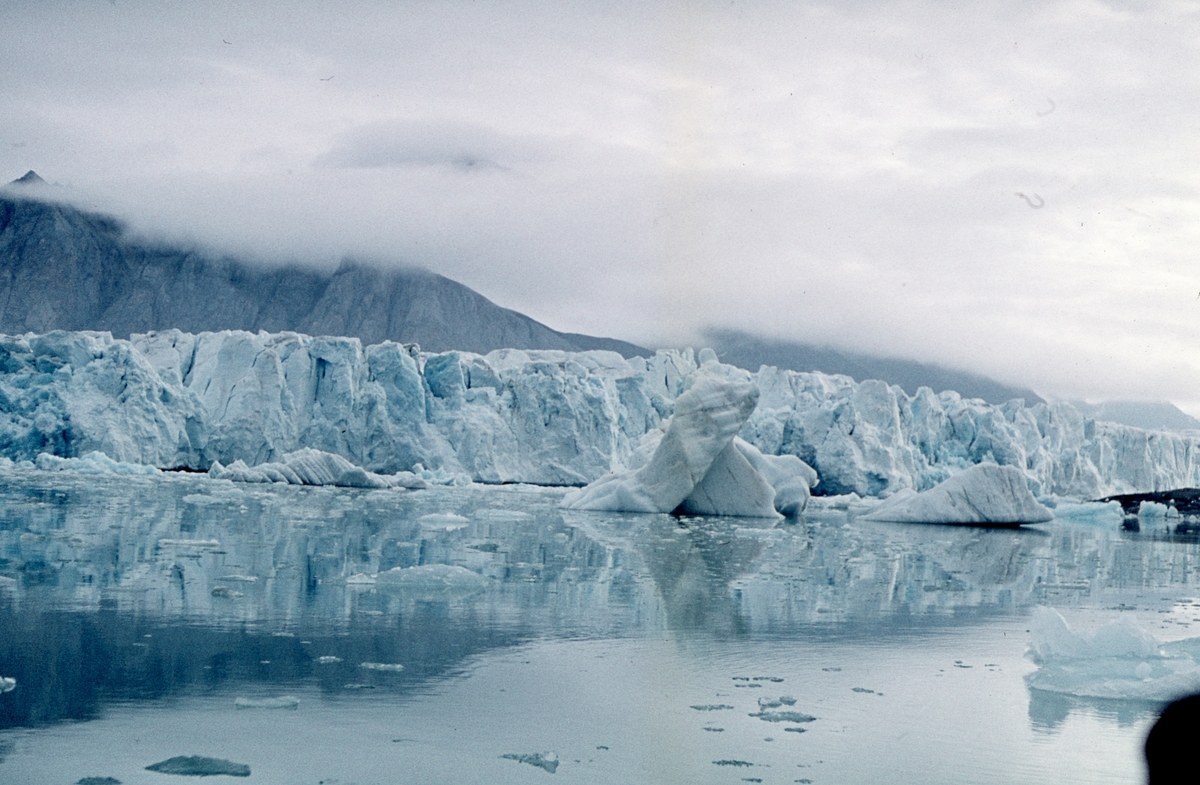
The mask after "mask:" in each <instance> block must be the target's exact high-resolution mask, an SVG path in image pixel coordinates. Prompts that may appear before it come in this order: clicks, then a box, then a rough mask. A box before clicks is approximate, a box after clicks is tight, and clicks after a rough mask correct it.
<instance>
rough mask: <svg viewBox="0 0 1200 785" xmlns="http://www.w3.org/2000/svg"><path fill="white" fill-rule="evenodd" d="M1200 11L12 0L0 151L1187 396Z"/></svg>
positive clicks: (484, 274) (691, 326) (364, 248)
mask: <svg viewBox="0 0 1200 785" xmlns="http://www.w3.org/2000/svg"><path fill="white" fill-rule="evenodd" d="M1196 22H1197V14H1196V12H1195V11H1194V10H1192V9H1191V7H1189V6H1187V5H1185V4H1172V5H1167V4H1152V5H1147V6H1145V7H1136V6H1132V5H1130V6H1120V7H1114V6H1110V5H1106V4H1104V3H1100V2H1092V1H1090V0H1054V1H1053V2H1049V3H1044V4H1036V5H1025V6H1021V5H1017V6H1014V5H1012V4H1008V3H999V2H984V3H972V4H967V5H961V6H954V7H951V6H947V5H945V4H943V3H932V2H920V1H919V0H915V1H914V2H910V3H904V4H894V3H875V2H863V3H853V4H845V3H820V2H817V3H804V4H794V3H770V2H768V3H761V4H753V5H751V4H743V3H738V4H735V5H733V6H729V5H726V4H721V3H704V2H701V3H690V4H686V5H683V4H674V3H670V2H662V3H652V4H646V3H639V4H627V5H620V4H618V5H608V4H574V5H573V4H570V3H567V4H544V3H528V4H520V3H518V4H516V5H512V4H503V5H502V4H499V3H493V2H477V3H470V4H467V3H462V4H454V3H447V4H440V5H437V6H428V5H423V6H422V5H412V4H400V5H395V4H381V3H369V2H363V3H349V4H345V5H339V6H337V7H336V9H335V8H333V7H330V8H319V7H317V6H315V5H314V6H297V7H289V8H288V9H286V10H282V7H277V6H274V5H272V6H270V7H263V8H258V7H247V6H242V5H238V4H236V3H226V2H219V1H218V0H214V2H212V3H205V4H201V5H191V6H179V7H176V6H169V7H160V6H158V5H150V4H148V3H138V2H133V1H132V0H130V2H122V3H119V4H117V5H116V6H113V5H110V4H107V3H90V4H89V3H65V2H64V3H59V4H54V3H46V4H17V5H16V6H14V7H13V8H8V9H6V24H5V25H4V27H3V28H2V29H0V46H3V47H4V51H5V52H6V54H8V55H9V57H7V58H6V59H5V62H4V63H3V65H0V69H2V70H0V78H3V79H4V84H5V85H6V91H7V92H6V97H5V101H4V102H0V169H2V170H4V171H9V172H10V174H9V179H11V178H13V177H18V176H20V175H21V174H23V173H24V172H25V171H26V170H27V169H30V168H34V169H36V170H37V171H38V172H39V173H40V174H42V175H43V176H45V177H46V178H47V179H50V180H52V181H55V180H57V181H61V182H63V183H65V184H66V185H67V187H68V190H70V191H71V192H72V193H74V194H76V195H77V198H78V199H79V200H81V201H83V202H85V203H87V204H88V205H89V206H94V207H97V208H102V209H107V210H112V211H114V212H117V213H118V214H120V215H122V216H123V217H126V218H127V219H128V220H129V221H130V223H131V225H132V226H133V227H134V228H135V229H136V230H137V231H139V232H141V233H144V234H149V235H153V236H155V237H163V238H181V237H182V238H185V239H188V240H189V241H194V242H199V243H201V244H204V245H208V246H210V247H214V248H218V249H221V250H226V251H229V252H235V253H239V254H249V255H252V256H255V257H259V258H262V259H264V260H268V261H285V260H289V259H298V260H302V261H305V262H307V263H310V264H317V265H325V266H330V265H334V264H336V263H337V261H338V260H339V259H340V258H341V257H342V256H343V255H346V254H353V255H356V256H360V257H367V258H371V259H375V260H378V261H379V262H381V263H416V264H424V265H426V266H429V267H432V268H433V269H436V270H437V271H438V272H442V273H444V274H446V275H449V276H451V277H453V278H457V279H459V280H462V281H463V282H464V283H466V284H468V285H470V286H473V287H475V288H477V289H479V290H480V291H482V292H483V293H484V294H486V295H487V296H489V297H492V298H493V299H495V300H496V301H498V302H500V303H501V304H503V305H507V306H510V307H514V308H517V309H519V310H523V311H525V312H527V313H529V314H530V315H532V316H534V317H535V318H538V319H541V320H542V321H545V322H547V323H549V324H551V325H552V326H554V327H556V328H559V329H564V330H572V331H581V332H591V333H595V334H608V335H614V336H616V337H622V338H627V339H631V340H636V341H641V342H646V343H654V342H658V341H672V342H675V341H684V340H688V339H689V338H692V337H694V336H695V335H696V333H697V332H698V331H699V330H700V329H701V328H703V327H704V326H707V325H709V324H715V325H720V326H730V327H736V328H740V329H746V330H751V331H757V332H762V333H766V334H769V335H772V336H775V337H781V338H790V339H794V340H807V341H815V342H821V343H827V344H831V345H834V346H838V347H842V348H846V349H855V350H862V351H872V352H878V353H886V354H894V355H899V356H906V357H911V358H914V359H919V360H925V361H932V362H940V363H945V364H953V365H958V366H961V367H965V368H967V369H970V370H974V371H977V372H981V373H986V374H990V375H993V376H996V377H998V378H1000V379H1002V380H1003V381H1007V382H1011V383H1015V384H1022V385H1032V386H1034V387H1035V388H1036V389H1038V390H1039V391H1040V392H1043V393H1045V394H1048V395H1061V396H1062V397H1091V398H1098V397H1113V396H1124V397H1140V398H1159V397H1166V398H1173V399H1176V400H1187V399H1189V398H1193V397H1195V396H1194V394H1193V393H1192V392H1191V391H1192V390H1195V389H1200V320H1198V319H1197V317H1198V316H1200V310H1198V309H1200V299H1197V293H1198V292H1200V278H1198V277H1197V276H1198V275H1200V274H1197V273H1195V272H1194V270H1195V265H1194V262H1193V259H1192V249H1194V248H1196V247H1200V236H1198V235H1200V228H1197V227H1200V169H1198V168H1197V166H1196V164H1195V163H1194V161H1193V160H1192V159H1193V158H1194V156H1192V155H1191V152H1190V151H1191V149H1192V147H1193V146H1194V145H1193V140H1192V138H1191V137H1192V136H1193V135H1194V134H1193V130H1194V128H1195V127H1196V124H1197V122H1200V52H1198V51H1197V47H1196V45H1195V42H1194V41H1193V39H1192V36H1191V33H1190V31H1191V30H1194V29H1195V24H1196ZM225 41H229V42H230V43H228V44H226V43H224V42H225ZM331 76H332V77H333V78H332V79H330V77H331ZM1051 102H1053V106H1054V107H1055V108H1054V111H1052V112H1049V113H1047V109H1048V108H1049V107H1050V106H1051ZM1018 193H1023V194H1026V195H1027V196H1028V197H1029V199H1030V200H1031V201H1040V202H1042V203H1043V206H1042V207H1039V208H1037V209H1031V205H1030V204H1029V203H1027V202H1026V201H1025V200H1023V199H1022V198H1020V197H1018V196H1016V194H1018ZM1034 194H1037V198H1036V200H1035V199H1034V196H1033V195H1034Z"/></svg>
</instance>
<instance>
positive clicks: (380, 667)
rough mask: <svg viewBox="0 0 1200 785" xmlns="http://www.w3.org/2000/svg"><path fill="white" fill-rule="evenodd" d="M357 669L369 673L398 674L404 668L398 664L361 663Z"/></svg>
mask: <svg viewBox="0 0 1200 785" xmlns="http://www.w3.org/2000/svg"><path fill="white" fill-rule="evenodd" d="M358 667H360V668H363V669H365V670H369V671H384V672H385V673H399V672H400V671H402V670H404V666H403V665H401V664H400V663H398V662H363V663H360V664H359V666H358Z"/></svg>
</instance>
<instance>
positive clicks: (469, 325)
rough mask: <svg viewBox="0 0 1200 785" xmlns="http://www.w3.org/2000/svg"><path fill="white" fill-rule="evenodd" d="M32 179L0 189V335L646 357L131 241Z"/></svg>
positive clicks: (364, 280) (355, 268) (375, 276)
mask: <svg viewBox="0 0 1200 785" xmlns="http://www.w3.org/2000/svg"><path fill="white" fill-rule="evenodd" d="M49 188H50V187H49V186H46V185H45V182H44V181H43V180H42V179H41V178H40V177H38V176H37V175H36V174H35V173H33V172H29V173H28V174H26V175H25V176H24V177H22V178H20V179H19V180H16V181H14V182H13V183H10V184H9V185H8V186H7V187H5V188H3V189H0V332H2V333H9V334H16V333H25V332H46V331H48V330H102V331H103V330H106V331H109V332H111V333H112V334H113V335H114V336H117V337H127V336H128V335H130V334H131V333H143V332H149V331H151V330H162V329H168V328H172V327H176V328H179V329H181V330H184V331H187V332H203V331H215V330H249V331H252V332H257V331H258V330H266V331H268V332H278V331H284V330H291V331H295V332H301V333H306V334H309V335H343V336H355V337H358V338H360V339H361V340H362V341H363V342H364V343H367V344H371V343H380V342H382V341H387V340H390V341H398V342H403V343H417V344H420V345H421V347H422V348H423V349H425V350H427V351H435V352H439V351H449V350H452V349H458V350H463V351H471V352H479V353H486V352H489V351H492V350H493V349H501V348H517V349H563V350H567V351H584V350H590V349H607V350H611V351H616V352H620V353H621V354H623V355H625V356H627V357H630V356H634V355H639V354H641V355H645V354H647V353H648V352H647V350H646V349H643V348H642V347H639V346H636V345H634V344H631V343H627V342H625V341H618V340H615V339H610V338H598V337H593V336H588V335H579V334H575V333H562V332H558V331H557V330H553V329H551V328H550V327H547V326H546V325H544V324H542V323H540V322H538V321H535V320H533V319H531V318H529V317H528V316H525V315H523V314H521V313H518V312H516V311H513V310H510V309H508V308H502V307H500V306H498V305H496V304H495V303H493V302H492V301H490V300H488V299H487V298H486V297H484V296H483V295H481V294H479V293H478V292H476V291H474V290H472V289H470V288H468V287H466V286H464V285H462V284H460V283H457V282H455V281H452V280H450V279H448V278H445V277H443V276H441V275H437V274H436V273H432V272H430V271H428V270H423V269H419V268H411V267H410V268H391V269H385V268H379V267H375V266H372V265H368V264H363V263H360V262H356V261H353V260H346V261H344V262H343V263H342V265H341V266H340V267H339V268H338V269H337V270H335V271H334V272H332V273H329V272H324V271H320V270H314V269H311V268H306V267H302V266H298V265H291V266H285V267H263V266H260V265H255V264H251V263H248V262H246V261H243V260H240V259H236V258H232V257H217V256H213V255H209V254H207V253H205V252H203V251H199V250H188V249H184V248H179V247H172V246H168V245H160V244H152V243H147V242H142V241H138V240H136V239H134V238H132V237H130V236H129V234H128V233H127V232H126V230H125V228H124V226H123V225H122V224H121V223H120V222H119V221H118V220H116V219H114V218H112V217H110V216H105V215H100V214H95V213H89V212H85V211H83V210H79V209H77V208H75V207H72V206H70V205H67V204H64V203H60V202H56V201H47V200H45V197H46V196H47V195H48V193H49V191H48V189H49Z"/></svg>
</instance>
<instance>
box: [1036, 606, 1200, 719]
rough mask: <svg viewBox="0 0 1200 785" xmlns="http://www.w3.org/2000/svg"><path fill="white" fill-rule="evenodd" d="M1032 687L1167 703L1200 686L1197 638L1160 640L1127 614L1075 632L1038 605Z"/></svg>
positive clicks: (1061, 618)
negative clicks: (1092, 627) (1091, 630)
mask: <svg viewBox="0 0 1200 785" xmlns="http://www.w3.org/2000/svg"><path fill="white" fill-rule="evenodd" d="M1030 634H1031V637H1032V641H1031V643H1030V646H1029V651H1028V656H1029V658H1030V659H1031V660H1033V661H1034V662H1035V663H1037V664H1038V666H1039V668H1038V670H1037V671H1035V672H1034V673H1031V674H1029V675H1028V676H1026V677H1025V678H1026V683H1027V684H1028V685H1029V687H1030V689H1035V690H1042V691H1044V692H1056V693H1063V694H1067V695H1076V696H1079V697H1084V698H1111V699H1123V700H1147V701H1169V700H1173V699H1174V698H1176V697H1178V696H1179V695H1183V694H1186V693H1192V692H1196V691H1197V690H1200V668H1198V667H1197V663H1196V657H1197V655H1200V638H1191V639H1187V640H1182V641H1173V642H1170V643H1160V642H1159V641H1157V640H1155V638H1154V637H1153V636H1152V635H1151V634H1150V633H1149V632H1147V631H1145V630H1143V629H1142V628H1140V627H1138V626H1137V624H1136V623H1135V622H1134V621H1133V620H1132V619H1130V618H1127V617H1123V618H1121V619H1120V620H1118V621H1116V622H1113V623H1111V624H1106V625H1104V626H1102V627H1099V628H1097V629H1096V630H1095V631H1094V632H1092V633H1090V634H1087V633H1078V632H1075V631H1074V630H1072V629H1071V627H1070V626H1069V625H1068V624H1067V623H1066V621H1065V620H1064V619H1063V617H1062V615H1061V614H1059V613H1058V611H1056V610H1053V609H1051V608H1036V609H1035V610H1034V613H1033V619H1032V621H1031V624H1030Z"/></svg>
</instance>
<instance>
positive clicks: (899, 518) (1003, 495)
mask: <svg viewBox="0 0 1200 785" xmlns="http://www.w3.org/2000/svg"><path fill="white" fill-rule="evenodd" d="M1053 518H1054V513H1052V512H1050V510H1049V509H1047V508H1046V507H1043V506H1042V505H1041V504H1039V503H1038V501H1037V499H1035V498H1034V497H1033V494H1032V493H1030V491H1029V484H1028V483H1027V482H1026V480H1025V475H1024V474H1022V473H1021V470H1020V469H1017V468H1016V467H1015V466H997V465H996V464H994V463H980V464H976V465H975V466H972V467H971V468H969V469H965V470H964V471H961V472H959V473H958V474H956V475H954V476H953V477H951V478H950V479H948V480H946V481H944V482H942V483H940V484H938V485H935V486H933V487H932V488H930V489H929V490H927V491H924V492H922V493H913V492H912V491H911V490H909V491H907V492H904V491H901V492H899V493H897V494H895V495H893V496H892V497H891V498H890V499H888V500H887V501H885V502H884V503H883V504H881V505H879V506H878V507H876V508H875V509H874V510H872V511H871V512H869V513H867V514H866V515H864V516H863V520H868V521H892V522H898V523H964V524H1021V523H1044V522H1045V521H1048V520H1051V519H1053Z"/></svg>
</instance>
